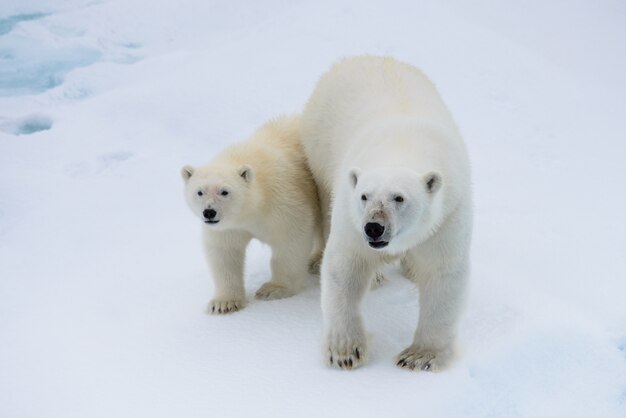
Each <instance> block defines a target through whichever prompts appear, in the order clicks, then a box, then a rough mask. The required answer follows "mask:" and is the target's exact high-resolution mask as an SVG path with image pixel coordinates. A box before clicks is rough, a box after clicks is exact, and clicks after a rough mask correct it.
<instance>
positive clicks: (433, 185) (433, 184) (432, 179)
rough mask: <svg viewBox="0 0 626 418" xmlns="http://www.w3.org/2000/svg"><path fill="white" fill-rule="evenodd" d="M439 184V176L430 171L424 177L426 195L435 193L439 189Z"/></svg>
mask: <svg viewBox="0 0 626 418" xmlns="http://www.w3.org/2000/svg"><path fill="white" fill-rule="evenodd" d="M441 183H442V181H441V175H440V174H439V173H437V172H435V171H431V172H430V173H428V174H426V175H425V176H424V184H425V185H426V191H427V192H428V193H435V192H437V190H439V189H440V188H441Z"/></svg>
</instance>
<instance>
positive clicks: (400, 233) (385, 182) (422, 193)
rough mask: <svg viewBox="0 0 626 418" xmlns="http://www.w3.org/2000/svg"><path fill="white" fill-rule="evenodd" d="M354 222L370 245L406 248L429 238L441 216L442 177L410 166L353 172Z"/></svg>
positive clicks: (392, 249) (393, 250)
mask: <svg viewBox="0 0 626 418" xmlns="http://www.w3.org/2000/svg"><path fill="white" fill-rule="evenodd" d="M349 182H350V186H351V189H352V193H351V197H350V200H351V202H350V208H351V209H350V213H351V218H352V223H353V226H354V227H355V228H357V230H358V231H360V233H361V235H362V237H363V239H364V240H365V242H366V243H367V245H368V246H369V247H370V248H373V249H374V250H379V251H387V252H389V253H399V252H402V251H405V250H407V249H409V248H411V247H413V246H415V245H416V244H418V243H419V242H421V241H423V240H424V239H426V238H427V237H428V236H429V235H430V233H431V232H432V230H433V228H435V227H436V224H437V222H438V219H439V218H440V214H439V212H440V206H441V205H440V201H441V199H440V196H439V195H441V191H440V189H441V186H442V183H443V182H442V178H441V175H440V174H439V173H437V172H429V173H428V174H425V175H421V174H418V173H416V172H415V171H413V170H411V169H408V168H382V169H376V170H370V171H366V172H361V170H360V169H358V168H353V169H351V170H350V172H349Z"/></svg>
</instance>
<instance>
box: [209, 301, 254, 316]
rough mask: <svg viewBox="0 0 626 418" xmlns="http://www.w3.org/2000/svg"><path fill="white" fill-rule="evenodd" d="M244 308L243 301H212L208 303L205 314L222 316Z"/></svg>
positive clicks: (244, 303)
mask: <svg viewBox="0 0 626 418" xmlns="http://www.w3.org/2000/svg"><path fill="white" fill-rule="evenodd" d="M245 306H246V301H245V300H243V299H219V298H216V299H213V300H211V302H209V306H208V307H207V312H208V313H210V314H212V315H222V314H227V313H231V312H237V311H239V310H241V309H243V308H244V307H245Z"/></svg>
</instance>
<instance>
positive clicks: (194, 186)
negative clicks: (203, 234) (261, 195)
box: [181, 165, 254, 229]
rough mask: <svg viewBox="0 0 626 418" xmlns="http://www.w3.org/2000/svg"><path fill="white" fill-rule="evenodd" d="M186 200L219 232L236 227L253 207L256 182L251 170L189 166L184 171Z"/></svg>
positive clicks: (192, 209)
mask: <svg viewBox="0 0 626 418" xmlns="http://www.w3.org/2000/svg"><path fill="white" fill-rule="evenodd" d="M181 175H182V177H183V180H184V181H185V198H186V199H187V203H188V204H189V207H190V208H191V211H192V212H193V213H195V214H196V215H197V216H198V217H199V218H200V219H201V220H202V221H203V222H204V223H205V224H206V225H208V226H210V227H212V228H215V229H228V228H232V227H233V226H236V225H237V224H238V222H239V221H240V220H241V215H242V213H243V212H244V210H245V208H246V207H247V206H248V204H249V195H250V193H249V188H250V185H251V183H252V182H253V181H254V172H253V170H252V168H251V167H249V166H247V165H242V166H240V167H239V168H236V167H214V166H208V167H202V168H193V167H191V166H189V165H186V166H184V167H183V168H182V170H181Z"/></svg>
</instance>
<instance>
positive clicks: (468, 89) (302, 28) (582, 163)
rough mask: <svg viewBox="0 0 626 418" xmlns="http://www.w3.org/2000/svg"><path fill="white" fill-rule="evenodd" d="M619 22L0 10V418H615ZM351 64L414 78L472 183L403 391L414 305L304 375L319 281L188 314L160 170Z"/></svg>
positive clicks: (617, 14)
mask: <svg viewBox="0 0 626 418" xmlns="http://www.w3.org/2000/svg"><path fill="white" fill-rule="evenodd" d="M624 22H626V6H625V4H624V2H621V1H619V0H605V1H584V2H583V1H574V2H571V1H564V0H563V1H562V0H557V1H551V2H541V1H538V0H532V1H529V2H489V1H486V0H479V1H477V2H462V1H452V0H448V1H443V2H422V1H418V2H408V1H407V2H397V1H384V2H383V1H381V2H374V1H369V0H366V1H330V0H323V1H319V2H303V1H281V0H271V1H267V2H252V1H241V0H236V1H229V2H217V1H200V0H183V1H178V2H170V1H165V0H155V1H134V2H129V1H123V0H103V1H98V2H93V1H91V0H66V1H61V0H54V1H32V0H25V1H18V0H9V1H5V2H3V3H2V4H1V5H0V96H1V97H0V416H1V417H11V418H13V417H44V416H45V417H63V418H67V417H140V416H151V417H172V416H179V417H196V416H197V417H207V416H209V417H213V416H215V417H217V416H219V417H234V416H267V417H276V416H311V417H318V416H362V417H369V416H371V417H374V416H376V417H379V416H395V417H405V416H406V417H418V416H419V417H427V416H463V417H486V416H494V417H547V416H550V417H589V416H594V417H624V416H626V348H625V347H626V305H625V303H624V298H625V295H626V280H625V277H626V276H625V272H626V257H625V256H624V249H625V248H626V221H625V219H624V213H626V193H624V190H625V189H624V181H625V179H626V169H625V168H624V163H623V160H624V154H625V151H626V145H625V144H626V143H625V142H624V138H625V136H626V118H624V108H625V103H624V97H626V77H624V74H626V49H625V48H624V47H623V41H624V39H626V25H625V24H624ZM358 53H372V54H388V55H392V56H394V57H397V58H398V59H401V60H404V61H407V62H410V63H412V64H414V65H417V66H419V67H420V68H422V69H423V70H424V71H425V72H426V73H427V74H428V75H429V76H430V77H431V78H432V80H433V81H434V82H435V83H436V84H437V86H438V88H439V89H440V91H441V93H442V95H443V97H444V99H445V100H446V102H447V103H448V105H449V107H450V109H451V111H452V113H453V115H454V116H455V118H456V120H457V122H458V124H459V126H460V129H461V131H462V132H463V134H464V137H465V140H466V142H467V145H468V148H469V150H470V154H471V158H472V163H473V182H474V193H475V206H476V207H475V209H476V210H475V213H476V219H475V235H474V241H473V250H472V260H473V272H472V282H471V283H472V285H471V295H470V298H469V301H468V306H467V313H466V315H465V319H464V321H463V324H462V326H461V332H460V341H459V342H460V346H461V353H460V357H459V360H458V361H457V363H456V364H455V365H454V367H452V369H450V370H448V371H445V372H442V373H438V374H432V373H410V372H406V371H403V370H400V369H398V368H396V367H395V366H394V364H393V361H392V360H393V357H394V355H395V354H397V353H398V352H399V351H401V350H402V349H403V348H405V347H406V346H407V345H408V344H409V343H410V341H411V337H412V333H413V330H414V327H415V324H416V320H417V315H418V304H417V298H416V295H417V291H416V290H415V289H414V287H413V286H412V285H411V284H410V283H408V282H407V281H406V280H404V279H402V278H401V277H400V276H399V275H398V273H397V269H396V268H395V267H394V266H391V267H390V270H389V274H390V276H391V281H390V282H389V283H386V284H385V285H384V286H382V287H381V288H380V289H377V290H375V291H372V292H370V294H369V295H368V296H367V298H366V300H365V302H364V305H363V314H364V317H365V322H366V325H367V329H368V331H369V333H370V335H371V343H370V362H369V364H368V365H367V366H366V367H364V368H361V369H358V370H355V371H352V372H341V371H335V370H330V369H327V368H326V367H325V366H323V363H322V359H321V353H320V337H321V315H320V307H319V284H318V283H317V281H316V279H314V278H312V279H311V282H310V285H309V287H308V288H307V289H306V290H305V291H304V292H303V293H302V294H300V295H298V296H296V297H293V298H291V299H285V300H280V301H272V302H257V301H255V300H254V299H252V295H253V294H254V291H255V290H256V288H257V287H258V286H260V284H261V283H262V282H263V281H265V280H266V279H267V278H268V275H269V254H270V253H269V249H268V248H267V247H265V246H263V245H261V244H259V243H253V244H252V245H251V247H250V248H249V251H248V260H247V270H246V286H247V292H248V296H249V299H250V304H249V306H248V307H246V309H245V310H243V311H241V312H238V313H236V314H233V315H229V316H224V317H216V316H209V315H206V314H205V313H204V308H205V306H206V304H207V302H208V300H209V299H210V297H211V294H212V284H211V278H210V276H209V273H208V270H207V268H206V266H205V264H204V260H203V257H202V251H201V247H200V228H201V225H199V223H198V221H197V219H196V218H194V217H193V216H192V214H191V213H190V212H189V210H188V208H187V207H186V205H185V203H184V200H183V196H182V180H181V179H180V176H179V170H180V167H182V165H184V164H187V163H190V164H202V163H204V162H206V161H208V160H209V158H210V157H211V156H212V155H214V154H215V153H216V152H218V151H219V150H220V149H222V148H223V147H224V146H226V145H228V144H229V143H232V142H234V141H238V140H241V139H243V138H245V136H246V135H247V134H249V133H251V132H252V131H253V130H254V129H255V127H256V126H258V125H260V124H261V123H262V122H263V121H265V120H266V119H268V118H270V117H272V116H274V115H277V114H280V113H292V112H298V111H299V110H301V109H302V107H303V105H304V103H305V101H306V99H307V96H308V94H309V93H310V92H311V90H312V88H313V86H314V85H315V82H316V80H317V78H318V77H319V75H320V74H321V73H322V72H323V71H324V70H325V69H327V68H328V67H329V66H330V65H331V64H332V63H333V62H334V61H336V60H337V59H339V58H340V57H343V56H346V55H353V54H358Z"/></svg>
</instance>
